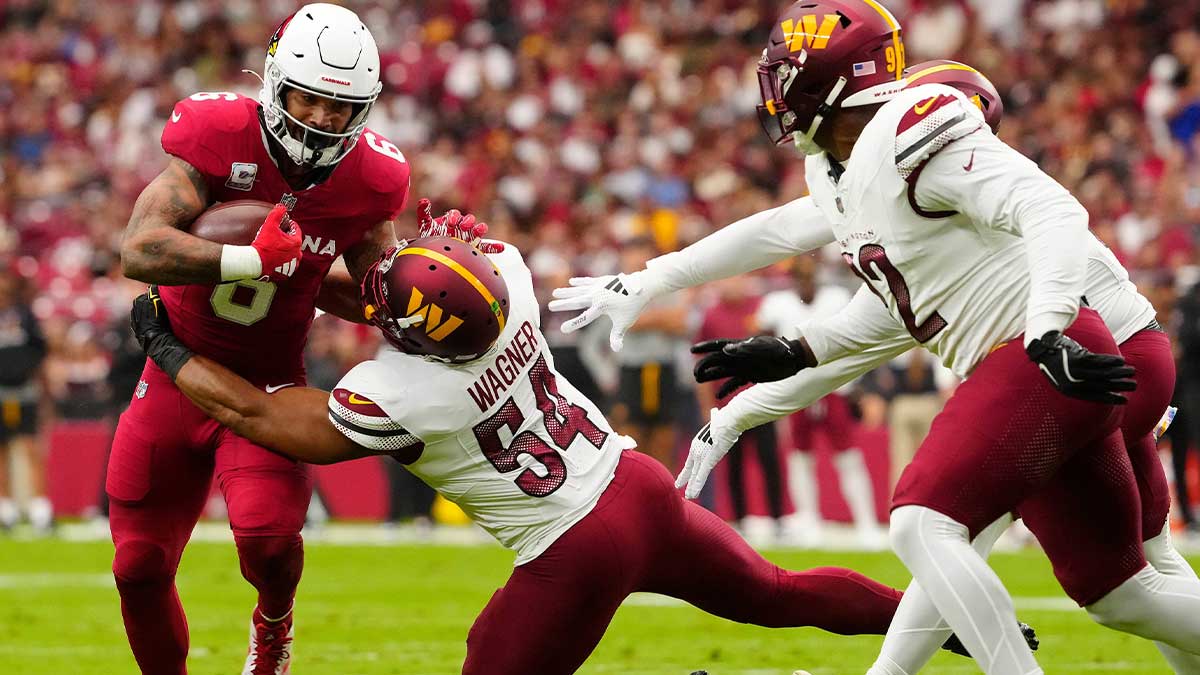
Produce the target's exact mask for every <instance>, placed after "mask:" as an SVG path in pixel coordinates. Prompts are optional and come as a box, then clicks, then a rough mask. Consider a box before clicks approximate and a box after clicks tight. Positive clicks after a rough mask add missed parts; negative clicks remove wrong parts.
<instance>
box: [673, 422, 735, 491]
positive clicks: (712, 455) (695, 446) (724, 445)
mask: <svg viewBox="0 0 1200 675" xmlns="http://www.w3.org/2000/svg"><path fill="white" fill-rule="evenodd" d="M722 417H723V415H721V411H720V410H718V409H717V408H713V409H712V412H711V413H710V414H709V419H710V421H709V423H708V424H705V425H704V426H703V427H701V428H700V431H697V432H696V435H695V437H693V438H692V447H691V449H689V450H688V458H687V462H686V463H684V465H683V471H680V472H679V477H678V478H676V479H675V487H677V488H681V487H683V486H684V485H686V486H687V491H686V492H684V495H685V496H686V497H687V498H688V499H695V498H696V497H697V496H698V495H699V494H700V491H701V490H703V489H704V483H705V482H707V481H708V474H710V473H712V470H713V467H715V466H716V465H717V462H720V461H721V458H722V457H724V456H725V455H726V454H728V453H729V449H730V448H732V447H733V444H734V443H737V440H738V438H740V437H741V435H742V434H741V432H739V431H737V430H736V429H734V428H733V427H730V426H729V425H727V424H724V423H723V420H722Z"/></svg>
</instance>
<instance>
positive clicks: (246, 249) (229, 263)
mask: <svg viewBox="0 0 1200 675" xmlns="http://www.w3.org/2000/svg"><path fill="white" fill-rule="evenodd" d="M260 276H262V257H261V256H260V255H259V254H258V250H256V249H255V248H254V247H253V246H232V245H230V244H225V245H224V246H222V247H221V281H241V280H243V279H257V278H259V277H260Z"/></svg>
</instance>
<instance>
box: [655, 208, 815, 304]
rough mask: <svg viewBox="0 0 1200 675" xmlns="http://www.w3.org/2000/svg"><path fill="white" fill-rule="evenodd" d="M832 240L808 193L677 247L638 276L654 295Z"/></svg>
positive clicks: (760, 265) (739, 271) (765, 263)
mask: <svg viewBox="0 0 1200 675" xmlns="http://www.w3.org/2000/svg"><path fill="white" fill-rule="evenodd" d="M833 240H834V238H833V231H832V230H831V229H830V228H829V223H828V222H827V221H826V220H825V217H824V216H823V215H822V214H821V210H820V209H819V208H818V207H817V205H816V204H815V203H813V200H812V198H811V197H801V198H800V199H797V200H795V201H791V202H788V203H787V204H784V205H782V206H777V207H775V208H773V209H767V210H766V211H760V212H758V213H756V214H754V215H752V216H747V217H746V218H743V219H741V220H738V221H736V222H733V223H730V224H729V225H726V226H725V227H723V228H721V229H719V230H717V231H716V232H714V233H712V234H710V235H708V236H707V237H705V238H703V239H701V240H700V241H698V242H696V243H694V244H692V245H691V246H688V247H687V248H685V249H683V250H682V251H675V252H673V253H668V254H666V255H662V256H659V257H657V258H654V259H653V260H650V261H649V262H647V263H646V271H645V272H644V273H642V274H641V280H642V281H643V284H644V285H645V287H646V288H647V289H648V290H650V291H651V292H652V293H654V294H655V295H661V294H663V293H671V292H674V291H678V290H680V289H683V288H691V287H693V286H699V285H700V284H703V283H706V282H709V281H716V280H717V279H725V278H728V277H732V276H736V275H738V274H745V273H746V272H750V271H753V270H756V269H761V268H763V267H766V266H768V265H771V264H774V263H777V262H779V261H780V260H786V259H787V258H790V257H792V256H794V255H797V254H799V253H804V252H806V251H812V250H815V249H818V248H820V247H822V246H825V245H826V244H829V243H831V242H832V241H833Z"/></svg>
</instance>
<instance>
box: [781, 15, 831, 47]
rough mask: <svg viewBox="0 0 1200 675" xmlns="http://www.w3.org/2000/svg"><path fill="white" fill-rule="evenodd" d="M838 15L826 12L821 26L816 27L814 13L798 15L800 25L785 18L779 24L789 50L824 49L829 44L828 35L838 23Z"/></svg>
mask: <svg viewBox="0 0 1200 675" xmlns="http://www.w3.org/2000/svg"><path fill="white" fill-rule="evenodd" d="M838 20H839V17H838V15H837V14H826V15H825V17H824V18H823V19H822V20H821V26H820V27H819V28H818V27H817V17H816V15H815V14H808V15H806V16H802V17H800V25H798V26H797V25H796V22H795V21H793V20H791V19H787V20H785V21H784V22H783V23H782V24H781V25H782V27H783V39H784V41H785V42H786V43H787V46H788V51H789V52H798V51H800V50H801V49H804V48H805V47H808V48H809V49H825V47H827V46H829V37H830V36H831V35H833V29H834V27H835V26H837V24H838Z"/></svg>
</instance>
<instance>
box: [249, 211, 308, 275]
mask: <svg viewBox="0 0 1200 675" xmlns="http://www.w3.org/2000/svg"><path fill="white" fill-rule="evenodd" d="M303 241H304V235H303V234H302V233H301V232H300V224H299V223H297V222H296V221H294V220H292V218H291V216H289V215H288V212H287V207H286V206H284V205H283V204H276V205H275V208H273V209H271V212H270V213H268V214H267V219H266V220H264V221H263V224H262V227H260V228H258V234H257V235H255V237H254V243H253V244H251V246H253V247H254V250H255V251H258V257H259V259H260V260H261V261H262V276H261V277H259V280H260V281H284V280H286V279H288V278H289V277H291V276H292V275H293V274H295V273H296V270H297V269H298V268H299V267H300V257H301V255H302V254H301V253H300V244H301V243H303Z"/></svg>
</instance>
